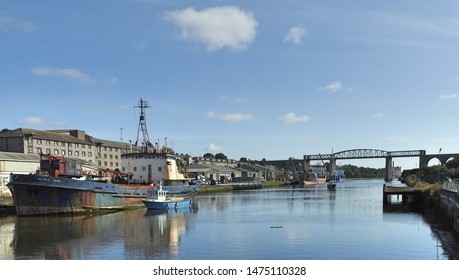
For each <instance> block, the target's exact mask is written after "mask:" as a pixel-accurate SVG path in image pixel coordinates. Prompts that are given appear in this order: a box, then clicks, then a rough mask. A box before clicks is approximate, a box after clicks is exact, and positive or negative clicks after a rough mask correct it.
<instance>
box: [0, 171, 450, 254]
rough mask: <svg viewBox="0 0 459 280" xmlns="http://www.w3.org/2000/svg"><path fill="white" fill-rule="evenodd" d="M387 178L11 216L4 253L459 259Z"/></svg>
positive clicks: (0, 230)
mask: <svg viewBox="0 0 459 280" xmlns="http://www.w3.org/2000/svg"><path fill="white" fill-rule="evenodd" d="M383 183H384V182H383V181H382V180H347V181H345V182H342V183H339V184H338V187H337V189H336V190H335V191H330V190H327V188H326V187H325V186H316V187H308V188H300V187H294V186H285V187H277V188H266V189H259V190H250V191H238V192H226V193H215V194H209V195H199V196H197V197H196V199H195V205H194V207H193V208H192V209H182V210H180V211H178V212H176V211H169V212H158V211H151V210H146V209H137V210H130V211H122V212H116V213H111V214H106V215H98V216H97V215H96V216H73V217H70V216H46V217H44V216H42V217H16V216H4V217H0V260H18V259H23V260H47V259H72V260H449V259H457V258H458V256H459V250H458V249H457V248H458V245H457V243H455V242H456V241H455V240H454V239H451V237H450V234H449V233H448V232H447V231H442V229H441V227H438V226H434V225H433V224H432V222H431V221H434V220H430V221H429V219H430V218H428V217H426V216H425V215H422V214H420V213H417V212H410V211H408V212H407V211H401V210H400V211H399V210H397V209H395V210H394V209H392V210H390V211H387V210H386V209H385V208H384V207H383V204H382V186H383ZM396 208H397V207H396ZM440 237H441V238H440ZM445 240H447V242H448V244H446V243H445V242H446V241H445ZM451 240H454V241H453V242H452V243H451Z"/></svg>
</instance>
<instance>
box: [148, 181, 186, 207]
mask: <svg viewBox="0 0 459 280" xmlns="http://www.w3.org/2000/svg"><path fill="white" fill-rule="evenodd" d="M193 194H194V193H189V196H185V197H184V196H172V195H171V193H170V192H169V191H167V190H163V187H162V185H160V186H159V189H158V190H155V191H149V192H148V197H147V198H146V199H143V200H142V202H143V204H145V206H146V207H147V208H148V209H177V208H183V207H191V205H192V203H193Z"/></svg>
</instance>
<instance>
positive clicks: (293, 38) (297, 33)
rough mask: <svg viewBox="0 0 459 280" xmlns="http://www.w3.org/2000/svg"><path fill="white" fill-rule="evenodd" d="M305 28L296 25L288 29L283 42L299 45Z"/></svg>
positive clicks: (304, 34) (304, 33)
mask: <svg viewBox="0 0 459 280" xmlns="http://www.w3.org/2000/svg"><path fill="white" fill-rule="evenodd" d="M306 32H307V30H306V28H305V27H304V26H303V25H297V26H294V27H292V28H290V30H289V31H288V33H287V35H286V36H285V38H284V42H292V43H293V44H295V45H301V43H303V38H304V36H306Z"/></svg>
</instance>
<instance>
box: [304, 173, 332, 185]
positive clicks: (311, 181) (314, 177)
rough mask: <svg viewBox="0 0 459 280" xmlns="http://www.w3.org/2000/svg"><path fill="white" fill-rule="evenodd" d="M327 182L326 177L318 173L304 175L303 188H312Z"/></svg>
mask: <svg viewBox="0 0 459 280" xmlns="http://www.w3.org/2000/svg"><path fill="white" fill-rule="evenodd" d="M325 182H326V177H325V176H320V175H319V174H317V173H316V172H312V171H311V172H308V173H306V174H305V175H304V178H303V186H312V185H317V184H323V183H325Z"/></svg>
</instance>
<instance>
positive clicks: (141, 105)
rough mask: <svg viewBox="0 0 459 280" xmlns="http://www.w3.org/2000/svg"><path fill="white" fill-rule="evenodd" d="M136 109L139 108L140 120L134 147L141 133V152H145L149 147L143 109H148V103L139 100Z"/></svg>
mask: <svg viewBox="0 0 459 280" xmlns="http://www.w3.org/2000/svg"><path fill="white" fill-rule="evenodd" d="M135 107H136V108H140V119H139V129H138V130H137V140H136V141H135V146H137V144H138V142H139V134H140V132H142V136H143V140H142V150H143V151H144V152H146V151H147V150H148V147H149V145H150V138H149V137H148V131H147V123H146V118H145V109H146V108H149V107H150V104H149V103H148V101H144V100H142V98H140V101H139V104H138V105H137V106H135Z"/></svg>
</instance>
